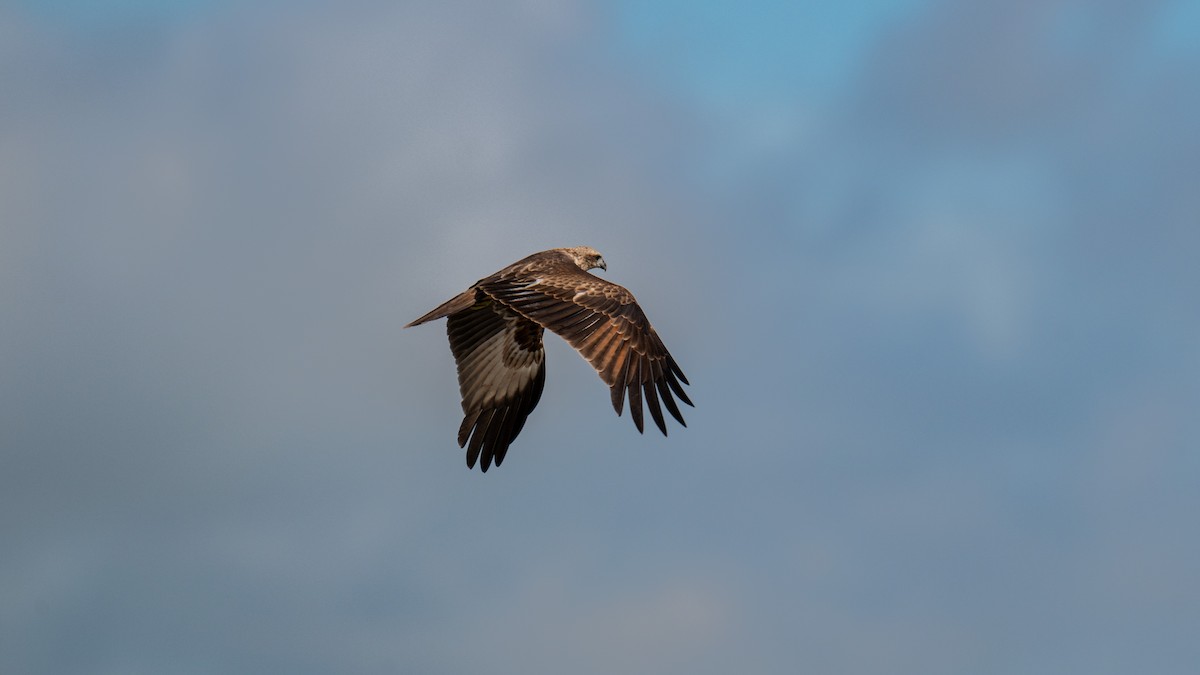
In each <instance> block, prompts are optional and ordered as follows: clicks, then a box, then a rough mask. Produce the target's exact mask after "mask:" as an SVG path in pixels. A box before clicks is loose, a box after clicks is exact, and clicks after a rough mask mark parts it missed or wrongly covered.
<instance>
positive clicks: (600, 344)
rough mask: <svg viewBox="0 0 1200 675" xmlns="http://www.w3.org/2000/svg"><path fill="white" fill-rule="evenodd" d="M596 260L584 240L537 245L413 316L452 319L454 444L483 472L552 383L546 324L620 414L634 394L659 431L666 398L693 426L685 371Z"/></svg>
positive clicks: (638, 413) (633, 402)
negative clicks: (599, 273) (537, 249)
mask: <svg viewBox="0 0 1200 675" xmlns="http://www.w3.org/2000/svg"><path fill="white" fill-rule="evenodd" d="M597 267H599V268H601V269H607V267H606V266H605V264H604V258H603V257H601V256H600V254H599V253H598V252H597V251H596V250H595V249H592V248H589V247H587V246H577V247H574V248H556V249H550V250H548V251H542V252H541V253H535V254H533V255H531V256H528V257H526V258H524V259H522V260H519V261H517V262H515V263H513V264H512V265H509V266H508V267H505V268H504V269H502V270H500V271H499V272H496V273H495V274H493V275H491V276H489V277H485V278H483V279H480V280H479V281H477V282H476V283H475V284H474V285H472V286H471V287H470V288H468V289H467V290H466V291H464V292H462V293H460V294H459V295H457V296H455V297H453V298H451V299H450V300H448V301H446V302H445V303H443V304H442V305H441V306H439V307H438V308H437V309H434V310H433V311H431V312H429V313H428V314H426V315H424V316H422V317H421V318H419V319H417V320H416V321H413V322H412V323H410V324H408V325H409V326H416V325H419V324H422V323H425V322H427V321H433V320H435V319H440V318H443V317H445V318H446V319H447V322H446V332H447V334H448V335H449V337H450V351H451V352H452V353H453V354H454V360H455V362H456V363H457V364H458V384H459V390H460V392H461V394H462V407H463V414H464V417H463V422H462V425H461V426H460V427H459V430H458V444H459V446H460V447H466V448H467V466H468V467H474V466H475V462H476V461H477V460H478V461H480V469H481V470H483V471H487V470H488V467H489V466H490V465H491V464H492V463H493V462H494V463H495V464H496V465H497V466H499V465H500V463H501V462H502V461H504V455H505V453H506V452H507V451H508V446H509V445H510V444H511V443H512V441H513V439H515V438H516V437H517V434H519V433H520V432H521V429H522V427H524V425H525V419H526V418H527V417H528V416H529V413H531V412H532V411H533V409H534V407H535V406H537V403H538V400H539V399H540V398H541V395H542V388H543V386H544V385H545V382H546V363H545V359H546V354H545V351H544V350H543V349H542V333H543V331H544V329H547V328H549V329H550V330H551V331H553V332H554V333H556V334H558V335H559V336H561V337H562V338H563V339H565V340H566V341H567V342H568V343H569V344H570V345H571V346H572V347H574V348H575V349H576V350H578V351H579V353H580V354H581V355H582V356H583V357H584V358H585V359H587V360H588V362H589V363H591V364H592V367H593V368H595V369H596V372H597V373H598V374H599V375H600V378H601V379H602V380H604V383H605V384H607V385H608V386H609V387H610V388H611V391H612V404H613V408H614V409H615V410H616V411H617V414H618V415H620V414H621V411H622V408H623V406H624V402H625V397H626V396H628V398H629V412H630V416H631V417H633V421H634V424H635V425H636V426H637V428H638V431H639V432H641V431H642V428H643V426H642V424H643V423H642V400H643V398H644V399H645V401H646V407H647V408H649V409H650V416H651V417H652V418H653V419H654V422H655V424H656V425H657V426H658V428H659V429H660V430H661V431H662V432H663V435H666V433H667V425H666V421H665V420H664V418H663V414H662V407H661V406H660V402H661V404H662V406H665V407H666V408H667V412H669V413H670V414H671V416H672V417H674V418H675V419H676V420H678V421H679V423H680V424H683V425H684V426H687V425H686V423H684V421H683V415H682V414H680V412H679V406H678V405H677V404H676V403H675V399H674V397H673V396H672V394H674V396H678V397H679V398H680V400H682V401H683V402H684V403H687V404H688V405H692V402H691V400H689V399H688V397H687V394H686V393H684V391H683V387H682V386H681V384H680V381H682V382H683V383H684V384H686V383H687V378H686V377H684V375H683V371H681V370H680V369H679V366H678V364H676V363H675V359H673V358H672V357H671V354H670V352H668V351H667V348H666V347H665V346H664V345H663V343H662V340H660V339H659V338H658V334H657V333H655V331H654V328H653V327H652V326H651V325H650V322H649V321H648V320H647V319H646V315H645V314H644V313H643V312H642V309H641V307H639V306H638V304H637V301H636V300H634V297H633V294H632V293H630V292H629V291H628V290H626V289H625V288H623V287H621V286H618V285H616V284H614V283H611V282H608V281H605V280H603V279H600V278H599V277H596V276H593V275H591V274H589V273H588V270H590V269H594V268H597ZM405 327H406V328H407V327H408V326H405ZM468 441H469V445H468Z"/></svg>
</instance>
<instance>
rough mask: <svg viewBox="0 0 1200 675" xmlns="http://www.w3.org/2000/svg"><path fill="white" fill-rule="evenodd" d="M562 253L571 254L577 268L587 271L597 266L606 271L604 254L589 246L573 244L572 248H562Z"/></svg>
mask: <svg viewBox="0 0 1200 675" xmlns="http://www.w3.org/2000/svg"><path fill="white" fill-rule="evenodd" d="M562 252H563V253H566V254H567V255H569V256H571V260H573V261H574V262H575V264H576V265H578V266H579V269H581V270H583V271H585V272H586V271H588V270H590V269H595V268H597V267H599V268H600V269H602V270H605V271H608V265H606V264H604V256H602V255H600V252H599V251H597V250H596V249H594V248H592V247H591V246H575V247H573V248H564V249H562Z"/></svg>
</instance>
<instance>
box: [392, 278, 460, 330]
mask: <svg viewBox="0 0 1200 675" xmlns="http://www.w3.org/2000/svg"><path fill="white" fill-rule="evenodd" d="M474 305H475V289H473V288H472V289H468V290H466V291H463V292H462V293H459V294H458V295H456V296H454V297H453V298H450V299H449V300H447V301H446V302H443V303H442V304H441V305H438V308H437V309H435V310H433V311H432V312H430V313H428V314H426V315H425V316H423V317H421V318H419V319H417V320H416V321H413V322H412V323H410V324H408V325H407V326H405V328H409V327H411V326H419V325H421V324H423V323H425V322H427V321H433V320H434V319H441V318H442V317H446V316H450V315H451V314H454V313H456V312H461V311H463V310H464V309H470V308H471V307H472V306H474Z"/></svg>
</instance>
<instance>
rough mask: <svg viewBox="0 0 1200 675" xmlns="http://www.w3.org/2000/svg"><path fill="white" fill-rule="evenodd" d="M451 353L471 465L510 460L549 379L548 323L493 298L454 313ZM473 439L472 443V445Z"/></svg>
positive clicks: (462, 443)
mask: <svg viewBox="0 0 1200 675" xmlns="http://www.w3.org/2000/svg"><path fill="white" fill-rule="evenodd" d="M446 332H447V334H448V335H449V336H450V351H451V352H453V353H454V361H455V362H456V363H457V364H458V388H459V391H460V393H461V394H462V408H463V415H464V417H463V421H462V425H461V426H460V427H459V428H458V445H459V447H466V448H467V466H468V467H474V466H475V462H476V460H479V461H480V469H481V470H483V471H487V470H488V467H489V466H490V465H491V464H492V462H493V461H495V463H496V466H500V463H501V462H503V461H504V454H505V453H506V452H508V446H509V444H511V443H512V442H513V439H515V438H516V437H517V434H519V433H521V428H522V427H524V426H525V418H527V417H529V413H531V412H533V409H534V407H536V406H537V403H538V400H539V399H540V398H541V397H542V387H543V386H544V385H545V383H546V363H545V356H546V354H545V351H543V349H542V327H541V326H539V325H537V324H536V323H534V322H532V321H529V320H528V319H525V318H523V317H521V316H520V315H518V314H516V313H515V312H512V311H510V310H509V309H507V308H506V307H504V306H502V305H498V304H496V303H494V302H492V301H490V300H486V299H485V300H483V301H482V302H478V303H476V304H474V305H472V306H471V307H470V308H468V309H464V310H461V311H458V312H456V313H454V314H451V315H450V317H449V320H448V321H447V322H446ZM468 440H469V441H470V445H468Z"/></svg>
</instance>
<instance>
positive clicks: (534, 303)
mask: <svg viewBox="0 0 1200 675" xmlns="http://www.w3.org/2000/svg"><path fill="white" fill-rule="evenodd" d="M479 288H480V290H482V291H483V292H484V293H486V294H487V295H488V296H490V297H492V298H494V299H495V300H496V301H497V302H499V303H502V304H503V305H505V306H507V307H509V308H511V309H512V310H513V311H514V312H517V313H519V314H521V315H522V316H524V317H527V318H528V319H530V320H531V321H534V322H537V323H538V324H539V325H540V326H543V327H545V328H548V329H550V330H551V331H553V332H554V333H556V334H558V335H559V336H561V337H562V338H563V339H565V340H566V341H567V342H568V343H569V344H570V345H571V346H572V347H574V348H575V349H576V350H578V351H579V353H580V354H581V355H583V357H584V358H585V359H587V360H588V362H589V363H591V364H592V367H593V368H595V369H596V372H597V373H598V374H599V375H600V378H601V379H602V380H604V383H605V384H607V385H608V386H609V387H610V388H611V391H612V404H613V409H614V410H616V411H617V414H618V415H620V414H621V412H622V409H623V407H624V403H625V398H626V396H628V398H629V414H630V417H632V418H633V423H634V425H635V426H637V429H638V431H639V432H640V431H642V430H643V420H642V401H643V400H645V403H646V407H647V408H648V409H649V410H650V416H651V417H652V418H653V419H654V423H655V424H656V425H657V426H658V428H659V430H661V431H662V433H663V435H666V433H667V425H666V421H665V420H664V419H663V413H662V407H663V406H665V407H666V409H667V411H668V412H669V413H670V414H671V416H672V417H674V418H675V419H676V420H677V421H678V422H679V423H680V424H682V425H684V426H687V423H685V422H684V420H683V415H682V414H681V413H680V411H679V406H678V404H677V403H676V402H675V397H676V396H677V397H679V399H680V400H681V401H683V402H684V403H686V404H688V405H692V402H691V400H690V399H689V398H688V396H687V394H686V393H685V392H684V390H683V386H682V384H681V382H682V383H683V384H687V377H685V376H684V374H683V371H682V370H681V369H680V368H679V365H678V364H677V363H675V359H674V358H672V357H671V354H670V352H668V351H667V348H666V346H665V345H664V344H663V342H662V340H660V339H659V337H658V334H657V333H656V332H655V331H654V328H653V327H652V326H651V325H650V322H649V321H648V320H647V319H646V315H645V314H644V313H643V312H642V309H641V307H639V306H638V304H637V302H636V301H635V300H634V298H633V295H632V294H631V293H630V292H629V291H628V290H626V289H625V288H623V287H621V286H618V285H616V284H613V283H610V282H608V281H605V280H603V279H600V278H598V277H594V276H592V275H591V274H587V273H586V272H583V271H582V270H579V271H577V272H564V273H562V274H555V275H550V274H544V275H541V276H539V277H537V278H533V279H525V278H521V277H504V276H498V277H494V278H492V279H487V280H484V281H483V282H481V283H480V284H479Z"/></svg>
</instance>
